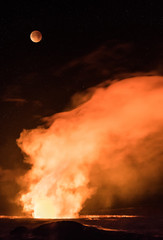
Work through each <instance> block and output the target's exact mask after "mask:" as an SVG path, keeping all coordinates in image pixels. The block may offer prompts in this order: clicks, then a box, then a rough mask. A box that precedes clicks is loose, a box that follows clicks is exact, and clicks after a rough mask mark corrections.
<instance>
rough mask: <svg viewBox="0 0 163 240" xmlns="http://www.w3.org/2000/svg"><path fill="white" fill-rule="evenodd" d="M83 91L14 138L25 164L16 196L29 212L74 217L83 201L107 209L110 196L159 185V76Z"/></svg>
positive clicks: (162, 102) (135, 194) (162, 115)
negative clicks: (71, 104) (66, 107)
mask: <svg viewBox="0 0 163 240" xmlns="http://www.w3.org/2000/svg"><path fill="white" fill-rule="evenodd" d="M108 85H109V86H108ZM87 96H89V97H88V98H87V97H85V96H84V95H83V98H84V103H83V104H81V105H79V106H78V107H76V108H75V109H73V110H71V111H67V112H62V113H59V114H55V115H54V116H51V117H48V118H46V121H47V123H48V127H47V126H46V127H44V126H40V127H38V128H36V129H32V130H24V131H23V132H22V133H21V135H20V138H19V139H18V140H17V143H18V146H19V147H20V148H21V149H22V151H23V152H24V153H25V154H26V158H25V161H26V162H28V163H29V164H31V169H30V170H29V171H28V172H27V173H26V174H25V176H24V177H23V178H22V179H21V182H22V183H21V184H22V188H24V187H25V188H26V189H27V191H26V192H25V191H24V192H22V194H21V197H20V201H21V203H22V205H23V206H24V211H25V212H27V213H32V215H33V217H42V218H43V217H46V218H55V217H57V218H59V217H75V216H77V215H78V214H79V212H80V211H81V209H82V208H83V206H84V203H85V202H86V200H88V199H93V198H97V199H100V200H98V203H99V204H101V206H104V207H106V206H107V207H108V206H111V205H112V204H114V197H115V196H117V197H118V198H120V199H122V200H123V201H125V200H126V201H128V200H129V199H135V198H141V196H143V194H144V192H148V194H154V193H155V192H156V191H157V190H158V189H157V187H156V185H157V184H156V183H159V180H160V177H161V169H162V167H163V166H162V161H161V160H160V159H161V157H160V156H161V155H160V152H161V151H162V150H161V145H160V142H161V141H162V140H163V137H162V136H163V135H162V134H160V132H162V130H163V110H162V106H163V77H160V76H146V77H144V76H142V77H133V78H128V79H124V80H121V81H114V82H113V83H109V84H108V83H107V82H106V83H104V84H103V86H102V85H99V86H97V87H95V88H92V89H90V90H89V91H87ZM86 99H87V101H86ZM19 180H20V179H19ZM153 182H155V184H152V183H153Z"/></svg>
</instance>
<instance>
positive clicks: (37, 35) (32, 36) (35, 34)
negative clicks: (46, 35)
mask: <svg viewBox="0 0 163 240" xmlns="http://www.w3.org/2000/svg"><path fill="white" fill-rule="evenodd" d="M30 39H31V41H32V42H34V43H38V42H40V41H41V39H42V34H41V32H40V31H37V30H35V31H33V32H31V34H30Z"/></svg>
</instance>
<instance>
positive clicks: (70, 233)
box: [3, 221, 163, 240]
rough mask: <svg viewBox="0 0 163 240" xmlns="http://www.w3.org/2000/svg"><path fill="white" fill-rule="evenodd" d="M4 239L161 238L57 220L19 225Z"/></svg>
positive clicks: (121, 239)
mask: <svg viewBox="0 0 163 240" xmlns="http://www.w3.org/2000/svg"><path fill="white" fill-rule="evenodd" d="M3 239H4V240H27V239H30V240H87V239H88V240H163V238H160V237H152V236H144V235H140V234H135V233H126V232H115V231H104V230H99V229H97V228H95V227H88V226H84V225H82V224H80V223H78V222H75V221H58V222H52V223H47V224H43V225H41V226H39V227H36V228H34V229H28V228H27V227H24V226H19V227H17V228H15V229H14V230H12V231H11V232H10V235H9V236H8V237H5V238H3Z"/></svg>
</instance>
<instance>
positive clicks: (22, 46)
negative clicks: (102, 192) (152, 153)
mask: <svg viewBox="0 0 163 240" xmlns="http://www.w3.org/2000/svg"><path fill="white" fill-rule="evenodd" d="M155 2H156V1H152V0H149V1H143V0H142V1H125V3H124V1H121V2H120V1H92V0H88V1H87V2H86V3H85V2H84V1H73V2H72V1H12V2H10V3H8V2H7V1H4V3H3V4H2V3H1V6H0V215H5V214H6V215H7V214H9V215H20V214H21V207H19V206H17V205H16V204H15V203H14V202H12V200H14V198H15V196H16V195H17V194H18V193H19V190H20V189H19V186H18V184H17V183H16V181H15V176H18V175H21V174H23V173H25V172H26V171H27V170H28V169H29V165H28V164H25V163H24V162H23V158H24V157H23V154H22V153H21V151H20V149H19V148H18V146H17V144H16V139H18V138H19V135H20V133H21V132H22V130H23V129H31V128H35V127H37V126H38V125H40V124H41V123H42V118H43V117H46V116H50V115H52V114H55V113H57V112H61V111H64V110H69V109H71V108H72V102H71V97H72V96H73V95H74V94H75V93H77V92H82V91H84V90H86V89H87V88H90V87H92V86H95V85H97V84H99V83H101V82H103V81H105V80H107V79H115V78H117V79H122V78H124V77H128V76H134V75H135V74H137V73H144V74H145V73H146V72H157V73H158V74H159V75H162V73H163V71H162V63H163V14H162V6H160V5H159V4H158V2H157V4H156V3H155ZM33 30H39V31H40V32H41V33H42V36H43V38H42V41H41V42H40V43H33V42H32V41H31V40H30V33H31V32H32V31H33ZM160 196H161V197H160ZM160 199H161V200H160ZM162 199H163V198H162V195H159V194H158V196H156V197H155V198H153V197H152V196H150V197H149V202H150V201H151V206H154V205H158V204H159V203H160V202H161V201H162ZM118 204H119V205H118ZM141 204H146V202H145V203H144V202H141V203H140V202H139V203H137V205H138V206H140V205H141ZM115 207H126V206H123V204H121V203H118V200H117V205H115Z"/></svg>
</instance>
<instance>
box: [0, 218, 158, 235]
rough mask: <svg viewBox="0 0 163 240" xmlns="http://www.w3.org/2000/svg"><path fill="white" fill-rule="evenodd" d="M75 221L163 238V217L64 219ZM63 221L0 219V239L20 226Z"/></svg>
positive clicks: (33, 226)
mask: <svg viewBox="0 0 163 240" xmlns="http://www.w3.org/2000/svg"><path fill="white" fill-rule="evenodd" d="M64 220H66V221H67V220H68V221H75V222H78V223H81V224H83V225H86V226H94V227H96V228H98V229H102V230H108V231H117V232H119V231H124V232H129V233H138V234H143V235H146V236H151V237H163V217H161V216H159V217H158V216H157V217H156V216H155V217H154V216H150V217H149V216H148V217H147V216H125V215H121V216H120V215H104V216H90V215H89V216H81V217H80V218H76V219H64ZM58 221H63V219H31V218H13V217H1V218H0V237H4V236H6V235H7V234H9V233H10V232H11V231H13V230H14V229H15V228H17V227H19V226H25V227H27V228H29V229H33V228H36V227H38V226H40V225H42V224H45V223H51V222H58Z"/></svg>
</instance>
